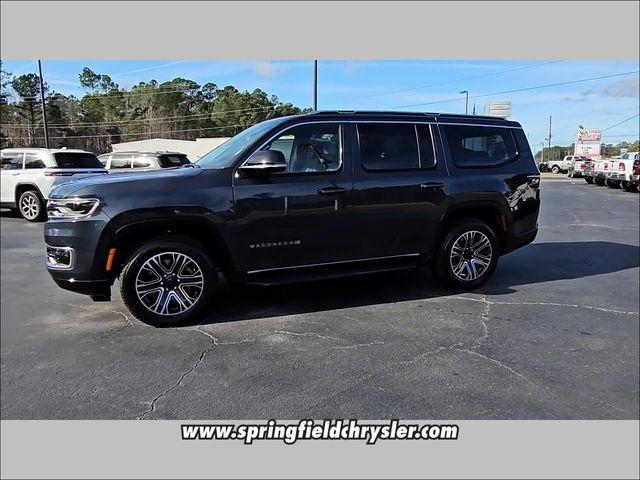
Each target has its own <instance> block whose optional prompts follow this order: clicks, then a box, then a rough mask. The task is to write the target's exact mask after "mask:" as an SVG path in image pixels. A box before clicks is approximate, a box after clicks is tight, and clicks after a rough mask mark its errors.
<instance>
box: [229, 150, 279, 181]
mask: <svg viewBox="0 0 640 480" xmlns="http://www.w3.org/2000/svg"><path fill="white" fill-rule="evenodd" d="M286 169H287V161H286V160H285V158H284V154H283V153H282V152H280V151H279V150H259V151H257V152H254V153H253V154H252V155H251V156H250V157H249V158H247V160H246V161H245V162H244V163H243V164H242V166H241V167H240V168H239V169H238V170H239V171H240V172H242V173H244V174H245V175H248V176H256V175H266V174H269V173H277V172H284V171H285V170H286Z"/></svg>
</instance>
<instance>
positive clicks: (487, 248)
mask: <svg viewBox="0 0 640 480" xmlns="http://www.w3.org/2000/svg"><path fill="white" fill-rule="evenodd" d="M499 254H500V251H499V246H498V240H497V237H496V234H495V233H494V231H493V230H492V229H491V227H489V226H488V225H487V224H486V223H484V222H482V221H481V220H474V219H465V220H460V221H458V222H456V223H455V224H454V225H452V227H451V228H450V229H449V231H448V232H447V234H446V235H445V237H444V240H443V241H442V243H441V245H440V249H439V250H438V254H437V256H436V259H435V270H436V274H437V275H438V276H439V277H440V278H442V279H443V280H445V281H446V282H447V283H448V284H450V285H451V286H453V287H456V288H463V289H472V288H476V287H478V286H480V285H482V284H483V283H484V282H486V281H487V280H488V279H489V277H491V275H492V274H493V272H494V270H495V269H496V266H497V264H498V256H499Z"/></svg>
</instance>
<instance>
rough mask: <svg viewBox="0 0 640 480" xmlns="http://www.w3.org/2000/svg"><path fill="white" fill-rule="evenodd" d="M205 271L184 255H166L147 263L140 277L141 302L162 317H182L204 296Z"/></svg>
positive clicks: (138, 287) (161, 254) (137, 281)
mask: <svg viewBox="0 0 640 480" xmlns="http://www.w3.org/2000/svg"><path fill="white" fill-rule="evenodd" d="M203 290H204V275H203V274H202V269H201V268H200V266H199V265H198V264H197V263H196V262H195V260H193V259H192V258H191V257H189V256H187V255H185V254H184V253H178V252H163V253H159V254H157V255H154V256H153V257H151V258H150V259H149V260H147V261H146V262H145V263H144V264H143V265H142V267H140V270H139V271H138V275H137V276H136V294H137V295H138V299H139V300H140V303H142V304H143V305H144V306H145V307H146V308H147V309H148V310H150V311H151V312H153V313H156V314H158V315H179V314H181V313H184V312H186V311H187V310H189V309H190V308H191V307H193V305H195V303H196V302H197V301H198V299H199V298H200V297H201V296H202V292H203Z"/></svg>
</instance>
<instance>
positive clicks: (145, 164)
mask: <svg viewBox="0 0 640 480" xmlns="http://www.w3.org/2000/svg"><path fill="white" fill-rule="evenodd" d="M131 167H132V168H151V167H153V161H152V160H151V159H150V158H147V157H133V160H132V161H131Z"/></svg>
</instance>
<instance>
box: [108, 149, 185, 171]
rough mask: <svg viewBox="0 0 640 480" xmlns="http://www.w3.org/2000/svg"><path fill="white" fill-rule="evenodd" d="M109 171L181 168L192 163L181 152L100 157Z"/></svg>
mask: <svg viewBox="0 0 640 480" xmlns="http://www.w3.org/2000/svg"><path fill="white" fill-rule="evenodd" d="M98 159H99V160H100V163H102V165H104V167H105V168H106V169H107V170H118V171H122V170H126V171H130V170H135V171H138V170H153V169H158V168H171V167H181V166H183V165H188V164H189V163H191V162H190V161H189V159H188V158H187V156H186V155H185V154H184V153H179V152H165V151H162V152H111V153H105V154H103V155H100V156H99V157H98Z"/></svg>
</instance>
